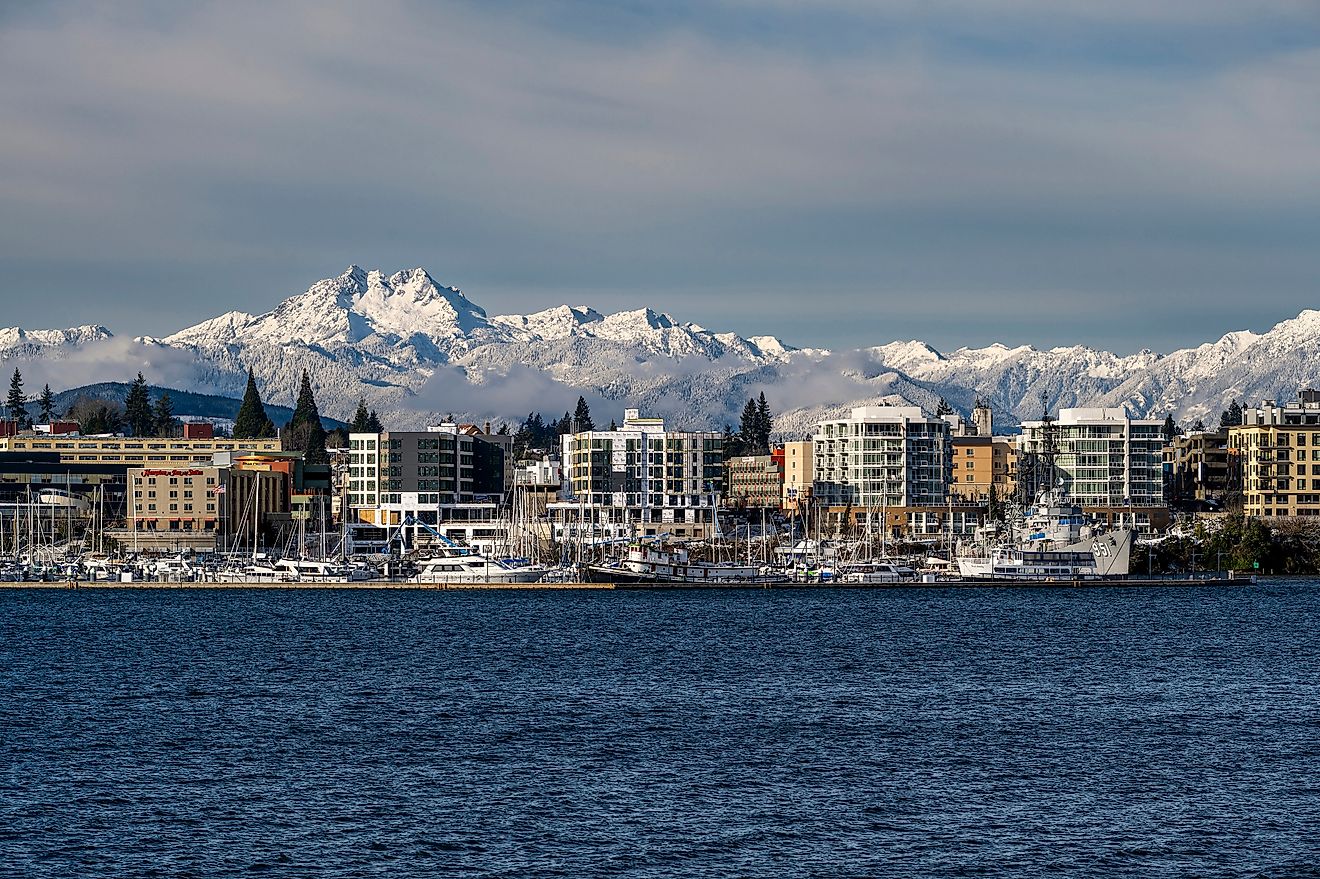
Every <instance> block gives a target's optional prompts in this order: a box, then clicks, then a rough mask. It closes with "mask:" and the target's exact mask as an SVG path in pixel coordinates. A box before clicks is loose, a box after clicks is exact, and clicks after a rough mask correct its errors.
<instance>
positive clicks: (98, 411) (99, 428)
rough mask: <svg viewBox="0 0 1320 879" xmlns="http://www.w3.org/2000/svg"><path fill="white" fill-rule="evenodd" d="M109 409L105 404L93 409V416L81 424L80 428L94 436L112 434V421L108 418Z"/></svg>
mask: <svg viewBox="0 0 1320 879" xmlns="http://www.w3.org/2000/svg"><path fill="white" fill-rule="evenodd" d="M107 410H108V407H107V406H105V404H102V405H100V406H97V407H95V408H94V409H92V411H91V414H90V415H88V416H87V417H86V418H85V419H84V420H82V421H81V422H79V424H78V426H79V428H80V429H81V430H82V432H83V433H85V434H89V435H94V434H98V433H109V432H110V419H109V418H108V417H107V416H108V411H107Z"/></svg>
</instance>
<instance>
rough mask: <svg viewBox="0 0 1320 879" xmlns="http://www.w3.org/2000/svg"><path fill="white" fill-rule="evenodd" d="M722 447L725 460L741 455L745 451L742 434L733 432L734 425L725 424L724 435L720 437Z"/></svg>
mask: <svg viewBox="0 0 1320 879" xmlns="http://www.w3.org/2000/svg"><path fill="white" fill-rule="evenodd" d="M720 449H721V451H722V452H723V454H724V460H726V461H727V460H729V459H730V458H738V457H741V456H742V454H743V452H744V446H743V439H742V436H740V435H739V434H736V433H734V432H733V427H732V426H730V425H728V424H726V425H724V435H723V437H721V439H720Z"/></svg>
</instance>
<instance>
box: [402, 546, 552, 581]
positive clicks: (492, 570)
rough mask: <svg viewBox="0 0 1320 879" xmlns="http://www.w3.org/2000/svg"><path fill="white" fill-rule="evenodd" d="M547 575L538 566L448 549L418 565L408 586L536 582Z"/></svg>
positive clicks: (543, 569)
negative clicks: (413, 584) (418, 584)
mask: <svg viewBox="0 0 1320 879" xmlns="http://www.w3.org/2000/svg"><path fill="white" fill-rule="evenodd" d="M547 573H549V569H548V568H546V567H543V566H541V565H518V564H513V563H511V562H506V561H501V560H500V559H493V558H491V557H490V556H487V555H483V554H482V553H479V552H465V551H461V550H451V551H448V552H445V553H442V554H441V555H437V556H432V557H431V558H428V559H426V560H424V561H422V562H420V563H419V564H418V570H417V574H416V575H415V576H413V577H410V578H409V579H408V582H409V583H434V584H438V585H443V584H447V583H449V584H455V585H458V584H464V583H466V584H474V583H490V584H501V583H536V582H539V581H540V580H541V579H542V578H543V577H545V575H546V574H547Z"/></svg>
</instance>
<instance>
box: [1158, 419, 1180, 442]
mask: <svg viewBox="0 0 1320 879" xmlns="http://www.w3.org/2000/svg"><path fill="white" fill-rule="evenodd" d="M1160 433H1162V434H1163V435H1164V441H1165V442H1166V443H1171V442H1173V438H1174V437H1175V436H1177V435H1178V425H1177V424H1175V423H1174V421H1173V415H1172V414H1169V415H1165V416H1164V425H1163V427H1161V428H1160Z"/></svg>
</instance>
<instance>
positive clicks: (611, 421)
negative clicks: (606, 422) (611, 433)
mask: <svg viewBox="0 0 1320 879" xmlns="http://www.w3.org/2000/svg"><path fill="white" fill-rule="evenodd" d="M618 429H619V425H618V424H617V423H615V421H614V419H613V418H611V419H610V430H618Z"/></svg>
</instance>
